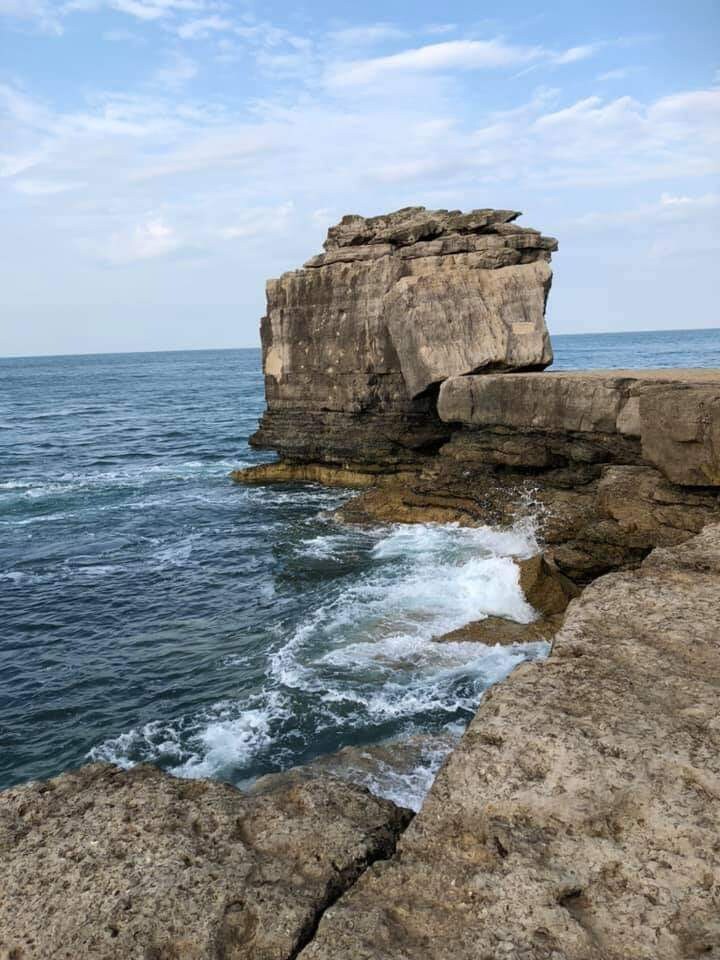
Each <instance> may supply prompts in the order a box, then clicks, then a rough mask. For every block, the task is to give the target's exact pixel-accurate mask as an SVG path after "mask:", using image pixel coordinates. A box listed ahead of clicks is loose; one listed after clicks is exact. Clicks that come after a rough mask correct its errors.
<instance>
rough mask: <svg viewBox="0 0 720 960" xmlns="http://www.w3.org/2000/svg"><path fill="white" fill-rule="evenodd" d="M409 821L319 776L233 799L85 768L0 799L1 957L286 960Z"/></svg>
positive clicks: (191, 785)
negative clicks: (321, 916)
mask: <svg viewBox="0 0 720 960" xmlns="http://www.w3.org/2000/svg"><path fill="white" fill-rule="evenodd" d="M407 819H408V814H407V812H405V811H401V810H399V809H398V808H396V807H394V806H393V805H392V804H390V803H388V802H387V801H384V800H379V799H377V798H375V797H372V796H371V795H370V794H369V793H367V792H366V791H364V790H362V789H361V788H359V787H353V786H350V785H349V784H346V783H342V782H340V781H338V780H333V779H328V778H319V779H318V778H316V779H313V780H307V781H304V782H302V783H295V784H290V785H285V786H283V787H282V788H281V789H277V790H274V791H271V792H270V793H269V794H267V795H265V796H257V797H246V796H244V795H243V794H242V793H240V791H238V790H236V789H235V788H234V787H231V786H228V785H227V784H222V783H214V782H210V781H186V780H176V779H174V778H172V777H170V776H168V775H166V774H163V773H161V772H160V771H159V770H157V769H155V768H154V767H147V766H144V767H135V768H134V769H133V770H130V771H128V772H125V771H122V770H118V769H117V768H114V767H111V766H109V765H107V764H93V765H91V766H87V767H82V768H81V769H80V770H77V771H73V772H71V773H65V774H62V775H61V776H59V777H55V778H54V779H53V780H48V781H46V782H42V783H31V784H28V785H26V786H21V787H15V788H13V789H11V790H6V791H4V792H3V793H0V958H2V960H51V958H52V960H61V958H62V960H86V958H87V960H106V958H107V960H111V958H112V960H133V958H137V960H286V958H291V957H294V956H295V955H296V953H297V951H298V950H299V949H300V947H301V946H302V945H303V944H304V943H305V942H306V940H307V939H308V938H309V937H310V936H311V935H312V933H313V930H314V927H315V923H316V921H317V918H318V916H319V914H320V913H321V912H322V910H323V909H324V908H325V907H326V906H327V904H328V903H329V902H331V901H332V900H333V899H334V898H335V897H337V895H338V894H339V893H340V892H342V890H344V889H346V887H347V886H349V885H350V884H351V883H352V882H353V881H354V880H355V878H356V877H357V876H358V874H359V873H361V872H362V871H363V870H364V869H365V868H366V866H367V864H368V863H369V862H371V861H373V860H375V859H377V858H378V857H386V856H389V855H390V854H391V853H392V850H393V849H394V846H395V839H396V837H397V834H398V833H399V832H400V830H401V829H402V828H403V826H404V825H405V823H406V822H407Z"/></svg>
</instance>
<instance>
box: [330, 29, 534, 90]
mask: <svg viewBox="0 0 720 960" xmlns="http://www.w3.org/2000/svg"><path fill="white" fill-rule="evenodd" d="M541 55H542V50H541V48H540V47H520V46H512V45H508V44H506V43H505V42H504V41H502V40H448V41H445V42H444V43H431V44H428V45H426V46H424V47H417V48H416V49H414V50H404V51H402V53H394V54H391V55H390V56H387V57H375V58H374V59H371V60H356V61H351V62H350V63H347V64H340V65H338V66H335V67H334V68H331V71H330V73H329V77H328V80H329V83H330V84H331V86H334V87H352V86H362V85H364V84H370V83H374V82H375V81H378V80H382V79H383V78H385V77H387V76H392V75H394V74H399V73H425V72H435V71H438V70H447V69H462V70H481V69H491V68H494V67H505V66H514V65H517V64H520V63H527V62H528V61H530V60H534V59H536V58H538V57H540V56H541Z"/></svg>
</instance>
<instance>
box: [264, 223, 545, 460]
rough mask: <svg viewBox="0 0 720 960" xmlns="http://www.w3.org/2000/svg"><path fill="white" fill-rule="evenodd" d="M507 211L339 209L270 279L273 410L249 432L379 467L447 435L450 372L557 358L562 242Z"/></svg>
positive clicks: (267, 348) (299, 451)
mask: <svg viewBox="0 0 720 960" xmlns="http://www.w3.org/2000/svg"><path fill="white" fill-rule="evenodd" d="M519 216H520V214H519V213H518V212H516V211H513V210H473V211H471V212H470V213H461V212H460V211H448V210H426V209H425V208H424V207H407V208H405V209H403V210H398V211H397V212H395V213H391V214H387V215H386V216H381V217H371V218H365V217H358V216H346V217H343V219H342V220H341V221H340V223H339V224H338V225H337V226H335V227H331V228H330V230H329V231H328V235H327V240H326V241H325V253H322V254H320V255H319V256H316V257H312V258H311V259H310V260H308V261H307V263H306V264H305V265H304V267H303V268H302V269H301V270H294V271H291V272H289V273H285V274H283V276H281V277H280V278H279V279H278V280H270V281H269V282H268V284H267V315H266V316H265V317H263V320H262V325H261V334H262V347H263V366H264V371H265V392H266V398H267V412H266V413H265V416H264V417H263V420H262V424H261V427H260V429H259V430H258V432H257V433H256V434H255V436H254V437H253V439H252V441H251V442H252V443H253V444H254V445H255V446H258V447H265V448H272V449H274V450H277V451H278V452H279V453H280V455H281V456H282V457H283V458H284V459H285V460H288V461H295V462H297V461H300V462H309V461H312V462H322V463H339V464H344V463H348V462H352V463H354V464H364V465H372V464H378V463H381V464H383V465H384V466H386V467H387V466H390V465H391V464H395V463H396V464H401V463H407V462H410V461H413V460H414V459H416V458H417V456H418V455H419V454H423V453H427V452H429V451H433V450H435V449H437V447H438V446H439V444H440V443H442V442H443V441H444V440H446V439H447V438H448V436H449V430H448V427H447V425H446V424H444V423H442V421H441V420H440V419H439V418H438V416H437V412H436V400H437V394H438V390H439V388H440V385H441V383H442V382H443V381H444V380H446V379H447V378H448V377H452V376H460V375H464V374H469V373H473V372H478V371H489V370H496V371H499V370H540V369H542V368H544V367H546V366H547V365H548V364H549V363H551V362H552V350H551V348H550V340H549V337H548V332H547V329H546V327H545V318H544V314H545V303H546V300H547V296H548V292H549V290H550V281H551V278H552V272H551V270H550V254H551V252H552V251H553V250H555V249H557V242H556V241H555V240H553V239H552V238H551V237H544V236H542V235H541V234H540V233H539V231H537V230H531V229H529V228H527V227H520V226H517V224H515V222H514V221H515V220H516V219H517V217H519Z"/></svg>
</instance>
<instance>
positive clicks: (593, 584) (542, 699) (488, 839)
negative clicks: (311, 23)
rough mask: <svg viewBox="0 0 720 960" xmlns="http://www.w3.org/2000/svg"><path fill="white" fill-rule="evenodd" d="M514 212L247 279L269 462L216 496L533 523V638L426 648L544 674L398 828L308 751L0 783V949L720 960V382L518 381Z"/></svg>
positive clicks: (383, 958) (4, 954)
mask: <svg viewBox="0 0 720 960" xmlns="http://www.w3.org/2000/svg"><path fill="white" fill-rule="evenodd" d="M517 216H518V214H517V213H515V212H514V211H492V210H477V211H472V212H471V213H469V214H462V213H460V212H459V211H427V210H424V209H423V208H407V209H405V210H402V211H398V212H397V213H395V214H389V215H387V216H383V217H375V218H371V219H365V218H362V217H346V218H344V219H343V220H342V221H341V223H340V224H338V226H337V227H334V228H331V230H330V231H329V234H328V240H327V241H326V246H325V253H323V254H321V255H319V256H318V257H314V258H312V259H311V260H310V261H308V262H307V263H306V264H305V267H304V268H303V269H302V270H299V271H293V272H291V273H289V274H285V275H284V276H283V277H281V278H280V279H279V280H275V281H270V283H269V284H268V314H267V316H266V317H265V318H264V320H263V323H262V338H263V356H264V368H265V383H266V395H267V401H268V410H267V412H266V414H265V416H264V418H263V421H262V424H261V427H260V429H259V431H258V433H257V434H256V436H255V438H254V440H253V442H254V443H255V444H256V445H257V446H260V447H269V448H272V449H274V450H276V451H277V453H278V454H279V459H278V460H277V462H274V463H268V464H262V465H260V466H257V467H254V468H251V469H248V470H244V471H237V472H236V473H235V474H233V479H234V480H235V481H236V482H238V483H244V484H256V483H259V484H266V483H273V482H287V483H307V482H312V483H324V484H336V485H341V486H350V487H356V488H358V491H359V492H358V494H357V496H356V497H355V498H354V499H352V500H350V501H349V502H347V503H346V504H345V505H344V506H343V507H342V508H341V510H340V512H339V516H340V517H341V519H343V520H344V521H347V522H357V523H367V522H371V523H377V522H378V521H382V522H416V521H422V522H448V521H450V522H456V523H459V524H465V525H481V524H490V525H499V526H505V525H509V524H511V523H513V522H515V521H517V519H518V518H519V517H521V516H523V515H527V514H529V513H532V514H533V515H534V516H536V517H537V518H538V523H539V528H538V532H539V537H540V540H541V542H542V544H543V554H542V556H537V557H534V558H531V559H530V560H528V561H522V562H521V563H520V570H519V571H518V577H519V582H520V584H521V586H522V588H523V592H524V594H525V596H526V598H527V600H528V601H529V602H530V603H531V604H532V605H533V607H534V608H535V609H536V611H537V612H538V619H537V620H536V621H534V622H533V623H531V624H515V623H511V622H510V621H500V620H497V618H487V619H486V620H483V621H478V622H476V623H472V624H468V625H466V626H465V627H463V628H461V629H460V630H457V631H454V633H453V634H451V635H446V636H443V637H437V638H435V639H436V640H437V641H438V642H443V641H445V642H447V641H451V642H453V641H467V642H475V643H485V644H488V645H491V644H495V643H507V644H523V643H527V642H531V641H535V640H537V639H544V640H547V641H549V642H551V644H552V649H551V653H550V655H549V656H548V658H547V659H545V660H542V661H535V662H531V663H525V664H524V665H522V666H521V667H519V668H517V669H516V670H515V671H514V673H513V674H512V675H511V676H510V677H509V678H508V679H507V680H505V681H504V682H502V683H501V684H499V685H497V686H496V687H495V688H493V689H492V690H491V691H490V692H488V694H486V696H485V698H484V700H483V702H482V703H481V705H480V708H479V710H478V712H477V714H476V716H475V718H474V719H473V721H472V722H471V724H470V726H469V727H468V729H467V731H466V732H465V734H464V735H463V737H462V739H461V740H460V742H459V744H458V745H457V746H456V748H455V749H454V750H453V751H452V753H451V754H450V755H449V757H448V759H447V760H446V762H445V763H444V765H443V767H442V768H441V770H440V773H439V774H438V776H437V778H436V779H435V782H434V784H433V785H432V787H431V789H430V791H429V793H428V795H427V798H426V800H425V802H424V804H423V806H422V808H421V810H420V812H419V813H418V814H417V815H416V816H415V817H414V818H413V816H412V813H411V812H410V811H407V810H403V809H401V808H398V807H396V806H395V805H394V804H392V803H390V802H389V801H386V800H380V799H378V798H377V797H374V796H372V795H371V794H370V793H369V792H368V791H367V790H365V789H363V788H362V787H359V786H355V785H352V784H350V783H347V782H344V781H343V780H342V779H341V778H339V777H338V776H336V775H334V774H335V772H336V771H335V770H334V769H333V764H332V762H323V761H319V762H317V763H316V764H313V765H312V768H306V769H304V770H296V771H290V772H289V773H287V774H281V775H277V776H270V777H267V778H264V780H263V781H261V782H259V783H258V784H257V785H256V787H255V789H254V790H253V791H252V792H250V793H246V794H243V793H241V792H240V791H238V790H236V789H235V788H233V787H230V786H228V785H225V784H220V783H213V782H209V781H181V780H176V779H174V778H172V777H170V776H168V775H166V774H163V773H161V772H159V771H157V770H155V769H153V768H151V767H146V766H141V767H136V768H135V769H133V770H131V771H127V772H126V771H121V770H117V769H115V768H113V767H111V766H108V765H103V764H93V765H90V766H87V767H83V768H81V769H80V770H78V771H73V772H70V773H65V774H62V775H61V776H59V777H56V778H54V779H53V780H50V781H47V782H45V783H32V784H28V785H25V786H21V787H17V788H14V789H11V790H8V791H4V792H3V793H0V960H36V958H38V960H39V958H45V957H50V956H52V957H68V958H71V957H72V958H74V957H80V956H82V957H85V956H87V957H98V958H124V957H129V958H138V960H140V958H142V960H196V958H197V960H200V958H203V960H205V958H207V960H210V958H213V960H215V958H225V960H231V958H232V960H294V958H297V957H301V958H303V960H321V958H328V960H329V958H348V960H395V958H396V960H411V958H412V960H416V958H417V960H420V958H427V960H493V958H499V957H507V958H518V960H519V958H523V960H535V958H537V960H564V958H567V960H628V958H634V960H690V958H693V957H698V958H699V957H709V958H712V957H717V958H720V920H719V918H720V845H719V843H718V837H719V836H720V760H719V758H720V722H719V721H718V703H719V702H720V503H719V500H718V496H719V492H720V371H717V370H702V371H694V370H693V371H689V370H688V371H681V370H661V371H645V370H643V371H632V370H628V371H596V372H581V373H568V374H566V373H562V374H560V373H551V372H547V373H545V372H541V371H542V369H543V368H544V367H546V366H547V365H548V364H549V362H550V361H551V359H552V352H551V348H550V342H549V337H548V335H547V330H546V328H545V323H544V309H545V303H546V299H547V295H548V291H549V288H550V282H551V272H550V266H549V262H550V255H551V253H552V252H553V251H554V250H555V249H556V248H557V243H556V241H554V240H553V239H552V238H547V237H543V236H542V235H541V234H540V233H539V232H538V231H535V230H529V229H528V228H522V227H519V226H517V225H516V224H515V222H514V221H515V219H516V218H517ZM500 371H501V372H500ZM416 748H417V747H416V745H415V744H411V743H409V744H406V745H405V746H404V747H403V748H398V753H400V752H402V750H403V749H404V750H405V751H407V752H409V753H412V751H414V750H415V749H416ZM391 749H392V748H387V750H391ZM387 750H386V752H387ZM357 761H358V758H357V757H355V758H354V759H353V762H357Z"/></svg>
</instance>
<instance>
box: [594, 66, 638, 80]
mask: <svg viewBox="0 0 720 960" xmlns="http://www.w3.org/2000/svg"><path fill="white" fill-rule="evenodd" d="M640 69H641V68H640V67H617V68H616V69H615V70H607V71H606V72H605V73H599V74H598V75H597V77H596V79H597V80H600V81H601V82H605V81H607V80H627V78H628V77H631V76H632V75H633V74H635V73H639V72H640Z"/></svg>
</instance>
